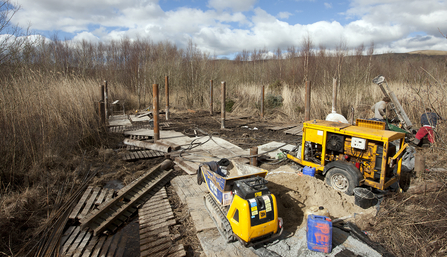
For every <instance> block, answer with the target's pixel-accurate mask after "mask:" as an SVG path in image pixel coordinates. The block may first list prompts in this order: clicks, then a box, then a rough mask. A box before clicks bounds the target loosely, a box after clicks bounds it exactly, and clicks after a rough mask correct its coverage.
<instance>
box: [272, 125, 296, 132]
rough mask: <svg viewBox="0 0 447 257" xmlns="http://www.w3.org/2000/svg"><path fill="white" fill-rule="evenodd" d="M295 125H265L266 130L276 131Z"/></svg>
mask: <svg viewBox="0 0 447 257" xmlns="http://www.w3.org/2000/svg"><path fill="white" fill-rule="evenodd" d="M293 127H296V125H280V126H274V127H267V129H268V130H273V131H278V130H283V129H289V128H293Z"/></svg>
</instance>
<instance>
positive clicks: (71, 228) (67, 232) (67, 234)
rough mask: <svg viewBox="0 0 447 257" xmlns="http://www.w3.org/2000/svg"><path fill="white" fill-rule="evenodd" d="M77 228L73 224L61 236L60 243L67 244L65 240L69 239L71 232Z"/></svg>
mask: <svg viewBox="0 0 447 257" xmlns="http://www.w3.org/2000/svg"><path fill="white" fill-rule="evenodd" d="M75 228H76V226H71V227H69V228H68V229H67V230H66V231H65V232H64V234H63V235H62V237H61V243H60V245H64V244H65V241H67V239H68V238H69V237H70V235H71V233H73V230H74V229H75Z"/></svg>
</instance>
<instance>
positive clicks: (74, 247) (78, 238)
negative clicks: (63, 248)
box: [66, 230, 87, 256]
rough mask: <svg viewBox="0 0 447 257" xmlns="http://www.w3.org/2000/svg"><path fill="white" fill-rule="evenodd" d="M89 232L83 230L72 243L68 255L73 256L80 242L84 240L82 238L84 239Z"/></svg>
mask: <svg viewBox="0 0 447 257" xmlns="http://www.w3.org/2000/svg"><path fill="white" fill-rule="evenodd" d="M86 233H87V231H84V230H81V231H80V232H79V234H78V236H77V237H76V239H75V240H74V242H73V243H72V244H71V246H70V248H69V249H68V251H67V253H66V255H67V256H71V255H73V253H74V252H75V250H76V249H77V248H78V246H79V244H80V243H81V242H82V239H84V235H85V234H86Z"/></svg>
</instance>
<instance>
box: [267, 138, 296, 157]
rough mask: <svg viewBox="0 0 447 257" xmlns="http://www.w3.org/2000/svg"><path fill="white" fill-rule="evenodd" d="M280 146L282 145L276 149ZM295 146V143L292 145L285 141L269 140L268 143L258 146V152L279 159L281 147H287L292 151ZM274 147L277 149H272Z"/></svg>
mask: <svg viewBox="0 0 447 257" xmlns="http://www.w3.org/2000/svg"><path fill="white" fill-rule="evenodd" d="M278 147H280V148H279V149H276V148H278ZM293 148H295V146H294V145H290V144H286V145H284V143H281V142H275V141H273V142H269V143H267V144H264V145H260V146H258V153H259V154H263V153H265V154H266V155H268V156H270V158H275V159H277V158H278V153H281V150H280V149H286V150H289V151H291V150H292V149H293ZM273 149H276V150H274V151H272V150H273ZM268 151H272V152H268ZM266 152H268V153H266Z"/></svg>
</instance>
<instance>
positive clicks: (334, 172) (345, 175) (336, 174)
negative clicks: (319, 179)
mask: <svg viewBox="0 0 447 257" xmlns="http://www.w3.org/2000/svg"><path fill="white" fill-rule="evenodd" d="M335 179H343V180H344V181H345V183H343V185H338V186H337V185H333V184H332V182H333V181H334V180H335ZM324 182H325V183H326V184H328V185H329V186H331V187H332V188H334V189H335V190H337V191H340V192H343V193H345V194H347V195H353V194H354V188H356V187H357V186H358V185H357V183H356V182H355V181H354V178H353V176H352V174H351V173H350V172H349V171H347V170H344V169H340V168H332V169H330V170H329V171H328V172H327V173H326V177H325V178H324Z"/></svg>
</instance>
